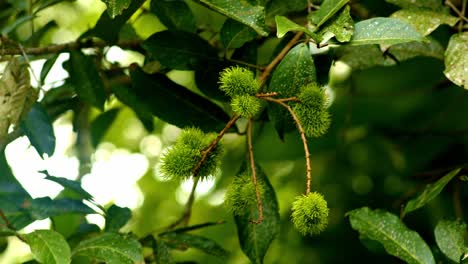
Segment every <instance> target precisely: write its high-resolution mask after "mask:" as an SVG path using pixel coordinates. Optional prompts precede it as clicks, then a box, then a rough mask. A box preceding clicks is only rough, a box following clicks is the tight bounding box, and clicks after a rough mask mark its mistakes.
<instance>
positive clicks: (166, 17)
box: [151, 0, 197, 33]
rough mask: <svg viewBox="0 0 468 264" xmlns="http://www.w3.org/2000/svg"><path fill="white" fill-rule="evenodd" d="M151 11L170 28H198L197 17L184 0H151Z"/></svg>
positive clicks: (194, 29) (186, 29) (190, 29)
mask: <svg viewBox="0 0 468 264" xmlns="http://www.w3.org/2000/svg"><path fill="white" fill-rule="evenodd" d="M151 12H153V13H154V14H155V15H156V16H157V17H158V19H159V20H160V21H161V22H162V23H163V24H164V25H165V26H166V27H167V28H168V29H170V30H183V31H187V32H192V33H194V32H195V31H196V30H197V25H196V21H195V17H194V16H193V13H192V11H191V10H190V8H189V6H188V5H187V3H185V2H184V1H160V0H159V1H151Z"/></svg>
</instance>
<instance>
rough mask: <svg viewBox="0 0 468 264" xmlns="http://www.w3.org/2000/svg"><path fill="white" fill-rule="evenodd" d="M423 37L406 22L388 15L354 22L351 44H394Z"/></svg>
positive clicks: (418, 39) (422, 38)
mask: <svg viewBox="0 0 468 264" xmlns="http://www.w3.org/2000/svg"><path fill="white" fill-rule="evenodd" d="M423 40H424V37H423V36H422V35H421V34H420V33H419V32H418V31H416V30H415V29H414V28H413V27H411V26H410V25H408V24H407V23H405V22H403V21H401V20H399V19H396V18H388V17H376V18H371V19H366V20H363V21H359V22H358V23H356V24H354V35H353V38H352V39H351V42H350V44H351V45H367V44H384V45H394V44H399V43H405V42H411V41H423Z"/></svg>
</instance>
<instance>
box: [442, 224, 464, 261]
mask: <svg viewBox="0 0 468 264" xmlns="http://www.w3.org/2000/svg"><path fill="white" fill-rule="evenodd" d="M466 231H467V229H466V224H465V223H464V222H462V221H446V220H443V221H439V223H437V226H436V228H435V230H434V234H435V239H436V242H437V246H439V248H440V250H441V251H442V252H443V253H444V254H445V255H446V256H447V257H448V258H449V259H451V260H453V261H454V262H456V263H458V262H459V261H460V259H461V256H462V255H463V254H464V253H468V247H466V246H465V239H464V235H465V234H466Z"/></svg>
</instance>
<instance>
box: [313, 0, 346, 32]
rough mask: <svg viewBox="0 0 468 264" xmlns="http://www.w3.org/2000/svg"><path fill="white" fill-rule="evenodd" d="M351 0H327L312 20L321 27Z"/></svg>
mask: <svg viewBox="0 0 468 264" xmlns="http://www.w3.org/2000/svg"><path fill="white" fill-rule="evenodd" d="M348 1H349V0H325V1H323V3H322V4H321V5H320V8H319V10H318V11H317V13H315V15H313V16H312V22H313V23H314V24H315V25H316V26H317V27H320V26H321V25H323V24H324V23H325V22H327V20H328V19H330V18H331V17H332V16H333V15H334V14H336V13H337V12H338V11H339V10H340V9H341V8H342V7H343V6H345V5H346V3H348Z"/></svg>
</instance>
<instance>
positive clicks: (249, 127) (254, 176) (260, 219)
mask: <svg viewBox="0 0 468 264" xmlns="http://www.w3.org/2000/svg"><path fill="white" fill-rule="evenodd" d="M247 145H248V147H249V160H250V169H251V171H252V181H253V184H254V186H255V196H256V198H257V208H258V219H257V220H253V219H251V220H250V222H251V223H253V224H260V223H261V222H263V205H262V198H261V197H260V190H259V189H258V182H257V169H256V167H255V159H254V153H253V145H252V119H251V118H249V122H248V124H247Z"/></svg>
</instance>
